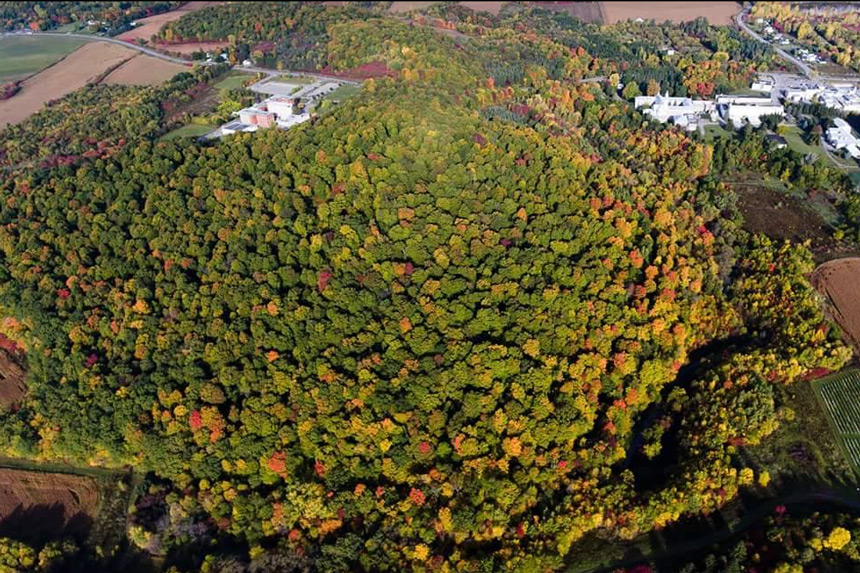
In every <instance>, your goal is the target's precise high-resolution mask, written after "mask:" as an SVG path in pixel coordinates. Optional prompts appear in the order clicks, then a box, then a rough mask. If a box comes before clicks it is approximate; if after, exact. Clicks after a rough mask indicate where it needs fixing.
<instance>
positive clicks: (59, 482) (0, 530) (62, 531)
mask: <svg viewBox="0 0 860 573" xmlns="http://www.w3.org/2000/svg"><path fill="white" fill-rule="evenodd" d="M98 500H99V491H98V485H97V484H96V482H95V480H93V479H92V478H89V477H84V476H75V475H67V474H58V473H47V472H36V471H29V470H19V469H10V468H2V469H0V537H7V536H10V535H14V537H15V538H16V539H22V540H39V539H56V538H58V537H62V536H65V535H76V536H82V535H86V533H87V531H88V530H89V528H90V527H91V525H92V522H93V517H94V516H95V514H96V510H97V507H98Z"/></svg>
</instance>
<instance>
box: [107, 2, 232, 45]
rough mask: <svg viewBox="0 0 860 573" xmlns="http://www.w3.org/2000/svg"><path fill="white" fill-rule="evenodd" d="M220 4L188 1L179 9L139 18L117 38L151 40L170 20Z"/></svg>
mask: <svg viewBox="0 0 860 573" xmlns="http://www.w3.org/2000/svg"><path fill="white" fill-rule="evenodd" d="M218 4H221V2H186V3H185V4H183V5H182V6H181V7H180V8H179V9H177V10H171V11H170V12H164V13H163V14H156V15H155V16H150V17H149V18H142V19H140V20H138V21H137V22H138V25H137V26H135V27H134V28H133V29H131V30H129V31H128V32H123V33H122V34H120V35H119V36H117V39H119V40H131V41H134V40H137V39H138V38H141V39H143V40H146V41H147V42H149V40H150V38H151V37H152V36H153V35H155V34H158V32H159V30H161V27H162V26H164V25H165V24H167V23H168V22H173V21H174V20H178V19H180V18H182V17H183V16H184V15H185V14H188V13H190V12H194V11H195V10H200V9H201V8H206V7H207V6H216V5H218Z"/></svg>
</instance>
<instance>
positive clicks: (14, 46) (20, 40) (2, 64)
mask: <svg viewBox="0 0 860 573" xmlns="http://www.w3.org/2000/svg"><path fill="white" fill-rule="evenodd" d="M84 43H85V40H80V39H77V38H56V37H45V38H34V37H33V36H23V37H6V38H0V83H6V82H12V81H16V80H22V79H24V78H26V77H27V76H29V75H31V74H35V73H38V72H40V71H42V70H43V69H45V68H47V67H48V66H50V65H51V64H53V63H54V62H56V61H57V60H59V59H61V58H62V57H63V56H66V55H68V54H70V53H71V52H73V51H74V50H75V49H77V48H79V47H80V46H81V44H84Z"/></svg>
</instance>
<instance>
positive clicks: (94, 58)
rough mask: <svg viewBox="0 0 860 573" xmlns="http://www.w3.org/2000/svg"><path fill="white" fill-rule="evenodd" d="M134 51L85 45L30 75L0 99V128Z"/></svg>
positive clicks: (99, 45) (113, 45) (92, 43)
mask: <svg viewBox="0 0 860 573" xmlns="http://www.w3.org/2000/svg"><path fill="white" fill-rule="evenodd" d="M135 54H136V52H134V51H132V50H130V49H128V48H123V47H122V46H118V45H116V44H107V43H105V42H91V43H89V44H85V45H83V46H81V47H80V48H78V49H77V50H75V51H74V52H72V53H71V54H69V55H68V56H66V57H65V58H63V59H62V60H60V61H59V62H57V63H56V64H54V65H53V66H51V67H50V68H48V69H46V70H43V71H41V72H39V73H38V74H36V75H34V76H31V77H30V78H28V79H27V80H26V81H24V83H23V84H22V88H21V91H20V92H18V93H17V94H16V95H15V96H14V97H12V98H10V99H7V100H5V101H2V102H0V128H2V127H3V126H5V125H6V124H7V123H18V122H19V121H23V120H24V119H26V118H27V117H29V116H30V115H31V114H34V113H36V112H37V111H39V110H40V109H42V107H43V106H44V105H45V103H47V102H49V101H52V100H55V99H59V98H61V97H63V96H64V95H66V94H67V93H69V92H73V91H75V90H76V89H78V88H81V87H83V86H84V85H85V84H86V83H87V82H89V81H92V80H94V79H95V78H97V77H98V76H99V75H101V74H102V73H104V71H105V70H107V69H108V68H110V67H112V66H115V65H117V64H119V63H120V62H122V61H123V60H125V59H128V58H130V57H132V56H134V55H135Z"/></svg>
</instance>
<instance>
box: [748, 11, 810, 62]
mask: <svg viewBox="0 0 860 573" xmlns="http://www.w3.org/2000/svg"><path fill="white" fill-rule="evenodd" d="M749 13H750V9H749V8H744V9H743V10H741V11H740V12H738V13H737V14H735V22H737V24H738V27H739V28H740V29H741V30H743V31H744V32H746V33H747V35H748V36H750V37H752V38H753V39H755V40H758V41H759V42H761V43H762V44H769V45H770V47H771V48H773V51H774V52H776V53H777V54H779V55H780V56H781V57H782V58H783V59H785V60H788V61H789V62H791V63H792V64H794V65H795V66H797V68H798V69H799V70H800V71H801V72H803V75H804V76H806V77H807V78H808V77H810V76H811V75H812V68H810V67H809V66H807V65H806V64H804V63H803V62H801V61H800V60H798V59H797V58H795V57H794V56H792V55H791V54H789V53H788V52H786V51H785V50H783V49H782V48H778V47H777V46H775V45H773V44H772V43H771V42H768V41H767V40H765V39H764V38H762V37H761V36H759V35H758V34H756V33H755V32H754V31H753V30H752V28H750V27H749V26H747V24H746V22H744V19H745V18H746V17H747V16H749Z"/></svg>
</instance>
